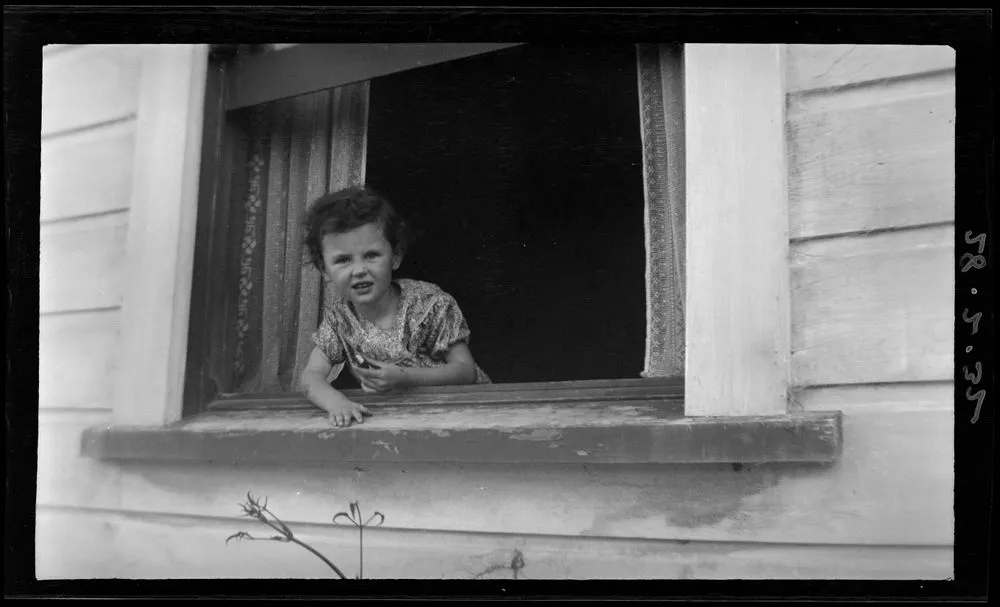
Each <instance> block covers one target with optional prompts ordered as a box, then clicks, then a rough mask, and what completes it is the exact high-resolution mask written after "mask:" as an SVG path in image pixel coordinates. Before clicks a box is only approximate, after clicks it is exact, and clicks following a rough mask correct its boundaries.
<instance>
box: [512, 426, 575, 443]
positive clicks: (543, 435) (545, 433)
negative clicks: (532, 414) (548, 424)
mask: <svg viewBox="0 0 1000 607" xmlns="http://www.w3.org/2000/svg"><path fill="white" fill-rule="evenodd" d="M510 437H511V438H512V439H514V440H530V441H557V440H559V439H560V438H561V437H562V431H561V430H555V429H551V428H538V429H535V430H532V431H531V432H519V433H517V434H514V433H511V435H510Z"/></svg>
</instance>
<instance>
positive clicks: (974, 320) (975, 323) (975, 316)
mask: <svg viewBox="0 0 1000 607" xmlns="http://www.w3.org/2000/svg"><path fill="white" fill-rule="evenodd" d="M982 317H983V313H982V312H976V313H975V314H973V315H972V316H971V317H970V316H969V309H968V308H966V309H964V310H962V320H964V321H965V322H971V323H972V334H973V335H975V334H976V333H977V332H978V331H979V319H980V318H982Z"/></svg>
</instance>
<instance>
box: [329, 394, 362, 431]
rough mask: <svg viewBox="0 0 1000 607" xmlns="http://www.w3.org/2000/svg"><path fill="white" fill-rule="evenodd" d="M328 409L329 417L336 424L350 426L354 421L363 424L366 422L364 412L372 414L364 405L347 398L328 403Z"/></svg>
mask: <svg viewBox="0 0 1000 607" xmlns="http://www.w3.org/2000/svg"><path fill="white" fill-rule="evenodd" d="M326 411H327V414H328V415H327V419H329V420H330V423H332V424H333V425H335V426H350V425H351V422H352V421H357V422H358V423H359V424H361V423H364V414H366V413H367V414H368V415H371V411H369V410H368V408H367V407H365V406H364V405H359V404H358V403H356V402H353V401H350V400H346V399H344V400H341V401H339V402H337V403H335V404H333V405H328V406H327V407H326Z"/></svg>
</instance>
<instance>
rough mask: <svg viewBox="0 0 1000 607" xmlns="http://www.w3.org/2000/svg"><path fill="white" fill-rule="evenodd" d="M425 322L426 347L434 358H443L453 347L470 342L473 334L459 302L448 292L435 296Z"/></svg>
mask: <svg viewBox="0 0 1000 607" xmlns="http://www.w3.org/2000/svg"><path fill="white" fill-rule="evenodd" d="M425 323H426V324H425V326H424V329H425V331H426V332H425V334H424V335H425V337H424V348H425V349H426V351H428V352H430V354H431V356H433V357H434V358H443V357H444V355H445V354H447V353H448V351H449V350H451V348H452V347H454V346H455V345H456V344H460V343H468V342H469V340H470V339H471V336H472V334H471V332H470V331H469V325H468V323H466V321H465V316H464V315H463V314H462V310H461V308H459V307H458V302H457V301H455V298H454V297H452V296H451V295H449V294H447V293H443V292H442V293H440V294H439V295H438V296H437V297H435V300H434V303H433V305H432V307H431V310H430V313H429V314H428V315H427V319H426V320H425Z"/></svg>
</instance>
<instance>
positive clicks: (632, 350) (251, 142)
mask: <svg viewBox="0 0 1000 607" xmlns="http://www.w3.org/2000/svg"><path fill="white" fill-rule="evenodd" d="M681 49H682V47H681V46H675V45H650V46H646V45H639V46H631V47H624V48H612V47H607V48H604V49H600V50H597V49H575V48H534V47H528V46H519V45H507V44H484V45H467V44H457V45H456V44H428V45H289V46H285V47H283V48H278V46H277V45H272V47H270V48H257V49H252V48H237V49H229V51H230V52H228V54H227V49H224V48H222V49H216V52H215V53H214V55H215V56H214V57H213V58H212V59H211V61H209V62H208V64H207V65H208V68H209V69H208V70H207V73H208V79H207V81H206V80H205V79H204V75H205V73H206V71H205V67H206V63H205V57H206V54H205V50H206V49H204V48H203V47H193V48H187V47H184V48H179V49H175V50H172V51H161V50H159V49H150V56H151V58H150V60H149V64H148V67H146V66H144V68H143V69H144V74H147V75H148V80H149V82H150V86H148V87H145V89H144V90H145V91H146V93H144V97H145V99H144V100H143V103H142V108H141V110H142V111H141V112H140V117H141V119H142V120H141V122H142V124H141V125H140V126H141V127H142V128H140V129H139V131H138V135H137V143H136V147H137V150H138V151H137V155H138V157H139V158H140V161H139V162H138V163H137V170H138V171H139V173H140V177H137V182H139V183H143V184H157V186H162V185H163V184H170V185H172V186H173V189H172V190H169V191H163V190H162V189H160V188H159V187H157V188H153V187H146V188H145V189H140V190H139V199H138V202H140V204H134V206H133V209H134V210H133V211H132V212H133V213H135V214H136V215H135V217H136V220H135V221H133V222H130V237H129V239H130V241H134V242H137V243H142V245H137V247H136V248H135V250H134V252H132V253H131V254H130V256H131V259H132V260H133V261H132V262H131V263H130V271H129V275H128V280H129V285H130V286H129V290H128V294H129V295H128V297H127V298H126V301H125V303H124V304H123V314H124V321H123V322H124V324H125V327H123V331H122V334H123V338H124V342H125V349H126V351H127V352H129V353H132V355H130V356H128V358H127V361H128V362H126V364H125V369H123V372H122V388H123V389H122V390H121V391H120V393H121V396H120V397H119V399H120V400H119V402H118V403H117V404H116V409H115V411H116V419H117V420H118V421H116V424H115V425H112V426H98V427H94V428H90V429H88V430H87V431H86V432H85V433H84V436H83V439H82V450H83V452H84V453H85V454H88V455H90V456H94V457H99V458H102V459H124V460H137V459H139V460H141V459H146V460H156V461H164V460H177V461H202V462H204V461H209V462H216V463H224V462H229V463H248V462H260V463H274V462H292V461H294V462H316V461H337V462H347V461H357V462H370V461H375V460H377V461H380V462H393V461H399V462H417V461H424V462H452V463H455V462H467V463H503V464H509V463H570V464H637V463H645V464H677V463H762V462H800V463H802V462H831V461H835V460H836V459H837V458H838V457H839V454H840V450H841V417H840V413H839V412H813V411H794V410H792V411H789V410H788V408H787V407H788V405H787V396H788V394H787V390H788V382H787V375H786V374H787V369H788V366H787V356H788V354H789V351H790V349H789V346H788V340H787V338H788V329H789V324H788V316H787V308H786V304H787V297H788V294H789V290H788V286H787V282H786V280H787V269H788V267H787V249H788V239H787V232H786V231H785V226H787V193H786V192H785V191H784V186H783V184H784V175H783V173H784V171H785V170H786V165H785V162H784V161H785V151H784V146H783V139H782V138H783V136H784V116H783V112H784V95H785V92H784V89H783V88H782V85H781V82H782V78H783V75H782V74H783V72H782V63H781V59H780V58H781V49H780V47H778V46H775V45H763V46H754V45H751V46H749V47H744V46H729V45H721V46H719V45H685V46H684V47H683V49H684V50H683V53H684V55H683V57H682V53H681ZM234 50H235V51H239V52H231V51H234ZM682 66H683V70H684V71H685V72H686V73H684V74H682ZM182 76H183V77H184V78H187V80H186V81H185V80H183V79H182V78H181V77H182ZM144 77H145V76H144ZM202 84H204V85H205V87H206V88H205V95H204V99H205V102H204V104H205V105H204V112H203V115H204V124H202V112H201V111H199V110H197V109H195V108H198V107H199V106H200V105H201V102H202V92H201V89H200V87H201V86H202ZM181 85H184V86H181ZM685 100H688V102H689V103H688V104H687V105H688V107H687V108H686V110H685V107H684V106H685ZM185 104H188V105H187V106H185ZM178 108H181V110H178ZM178 115H180V116H182V117H184V119H185V120H186V121H187V124H186V127H185V128H184V129H177V128H176V125H177V118H178ZM685 121H686V123H685ZM629 125H631V126H629ZM630 133H631V134H630ZM192 140H193V141H195V142H201V143H202V150H201V154H200V157H201V159H202V165H201V169H202V170H201V174H200V176H198V179H197V187H198V188H200V193H199V196H198V197H197V198H198V200H195V197H194V196H192V195H191V194H190V189H191V188H192V187H193V186H194V179H192V177H193V176H195V175H197V173H198V172H197V171H196V170H193V168H192V167H195V166H196V165H197V162H196V161H195V158H197V157H198V154H197V152H196V145H197V143H196V144H195V145H192V144H191V141H192ZM685 143H686V144H687V145H686V146H685ZM560 146H562V147H561V148H560ZM161 158H167V159H170V160H171V162H162V163H161V162H154V159H156V161H159V160H160V159H161ZM685 158H686V160H685ZM185 159H186V160H185ZM685 163H687V164H688V166H689V167H691V168H692V169H693V170H692V171H691V172H690V174H688V175H686V174H685V171H686V167H685ZM368 180H372V181H378V182H379V183H378V184H376V185H377V187H378V188H379V189H381V190H383V192H384V193H386V194H387V195H388V196H389V197H390V199H393V202H394V203H395V204H397V205H398V206H399V207H400V209H401V210H402V211H403V212H404V213H405V214H406V215H408V216H409V217H410V218H411V220H413V222H414V223H416V224H417V226H418V227H419V228H421V229H422V230H423V231H424V238H423V240H422V242H419V243H418V244H417V247H416V248H415V249H414V252H413V255H412V256H411V257H410V258H409V259H407V260H406V261H404V268H403V270H404V272H413V275H415V276H418V277H420V278H422V279H424V280H430V281H436V282H438V283H440V284H441V285H442V286H443V287H444V288H445V289H447V290H448V291H450V292H452V293H453V294H454V295H455V296H456V297H457V298H458V300H459V303H460V305H461V306H462V307H463V310H464V311H465V312H466V315H467V316H469V319H470V324H471V329H472V333H473V337H472V339H473V343H472V348H473V352H474V354H475V356H476V358H477V361H478V362H480V363H481V364H482V365H483V366H484V367H485V368H486V370H487V372H489V373H490V374H491V375H492V376H493V377H494V379H495V380H496V381H497V383H494V384H492V385H487V386H444V387H433V388H420V389H416V390H413V391H408V392H406V393H405V394H401V395H391V396H380V395H366V394H363V393H360V392H354V391H351V390H348V394H349V396H350V397H351V398H352V399H355V400H357V401H359V402H363V403H365V404H379V405H380V408H379V414H377V415H376V416H374V417H373V418H372V419H371V420H370V421H371V423H365V424H360V425H356V426H351V427H348V428H334V427H332V426H331V425H330V424H329V423H328V422H327V421H326V420H325V419H324V418H323V416H322V415H321V412H320V411H319V409H317V408H316V407H314V406H312V405H311V404H310V403H309V402H308V401H307V400H306V399H305V398H304V397H303V396H302V395H301V394H299V393H297V392H296V391H295V389H294V381H295V377H296V375H297V370H298V367H299V366H300V365H301V364H302V362H303V360H304V358H305V355H306V354H307V353H308V350H309V348H310V347H311V346H310V334H311V333H312V331H313V329H314V327H315V326H316V325H317V324H318V321H319V312H320V309H321V303H322V297H323V293H322V289H321V282H320V277H319V275H318V273H317V272H316V271H315V270H313V269H312V268H311V267H309V266H307V265H305V264H303V263H302V259H301V257H300V255H299V243H298V241H299V238H298V234H297V230H298V217H297V216H298V214H299V213H300V212H301V210H302V209H303V208H304V205H305V204H306V203H307V202H308V201H309V200H312V199H314V198H315V197H317V196H319V195H320V194H322V193H324V192H326V191H329V190H334V189H339V188H341V187H344V186H347V185H352V184H360V183H363V182H365V181H368ZM539 193H540V194H539ZM685 195H687V196H690V197H691V200H692V204H691V205H690V210H691V216H690V221H689V222H688V218H687V217H686V215H687V214H686V213H685V202H684V197H685ZM195 211H197V221H196V222H192V223H195V224H196V231H195V233H194V235H193V237H192V236H191V235H190V234H191V233H190V229H189V228H186V226H190V225H191V224H190V223H188V221H189V219H188V218H189V217H190V216H191V215H192V214H194V213H195ZM595 212H596V213H597V215H596V220H595V218H594V217H592V216H590V215H592V214H594V213H595ZM686 222H688V223H689V225H686ZM133 230H134V233H133ZM720 234H723V235H725V236H724V237H720ZM550 238H551V239H552V240H551V242H550V240H549V239H550ZM150 239H155V240H156V241H157V242H156V243H154V244H155V245H156V246H154V244H150V243H149V242H148V241H149V240H150ZM688 241H689V242H688ZM560 243H562V244H560ZM567 243H568V246H565V245H567ZM686 244H688V245H690V246H689V247H688V250H689V251H690V264H691V267H692V268H693V270H694V269H698V270H700V271H692V272H691V273H690V280H686V276H685V265H686V264H687V263H688V260H687V259H685V245H686ZM519 245H520V246H519ZM162 251H167V252H168V253H169V252H171V251H173V252H174V253H177V254H176V255H174V257H173V258H171V259H168V260H167V262H168V263H165V264H163V266H164V267H166V268H173V271H172V272H171V271H164V272H157V273H153V272H149V271H148V267H149V264H148V263H146V260H147V259H150V258H154V257H157V256H160V255H161V252H162ZM185 251H186V252H193V253H194V263H193V265H189V262H187V261H186V260H185V258H184V255H181V254H180V253H184V252H185ZM747 251H753V254H746V252H747ZM421 256H422V257H421ZM168 257H169V255H168ZM581 260H582V261H581ZM187 272H192V273H191V274H188V273H187ZM189 277H190V278H189ZM619 278H620V279H621V282H620V283H619V282H615V281H616V280H617V279H619ZM189 280H190V282H188V281H189ZM177 284H182V285H183V286H184V287H185V288H184V289H181V288H175V287H176V285H177ZM187 284H190V286H191V288H192V291H191V299H190V307H189V308H188V307H187V304H188V300H187V296H186V292H185V289H186V285H187ZM619 284H621V285H623V286H621V287H620V292H621V293H622V295H620V296H619V291H617V290H616V288H617V287H618V285H619ZM547 289H548V290H547ZM171 293H181V294H182V295H180V296H176V297H167V296H166V295H169V294H171ZM609 294H610V295H609ZM685 296H687V297H688V298H690V300H691V301H692V302H693V303H692V306H691V309H690V310H687V311H685V309H684V301H685ZM532 298H534V299H532ZM525 302H527V303H525ZM150 308H152V309H153V311H152V312H151V311H150ZM685 312H687V314H685ZM188 313H190V316H189V317H188V316H187V315H188ZM151 314H152V315H153V316H155V317H157V318H161V317H162V318H166V319H167V321H166V322H165V323H163V324H162V325H160V324H157V325H152V326H154V327H156V328H160V329H163V330H162V331H160V332H159V333H163V334H165V335H164V343H166V344H167V346H168V347H167V348H165V349H164V350H163V352H161V353H159V355H158V356H151V357H143V356H140V354H141V353H144V352H146V351H147V350H148V344H149V343H150V341H149V339H150V338H149V335H150V333H149V331H147V330H145V329H148V328H149V327H150V323H149V321H148V317H149V316H150V315H151ZM574 314H578V316H576V318H577V319H579V318H587V319H588V320H586V321H578V322H574V320H575V319H574ZM588 314H589V316H587V315H588ZM614 314H619V315H621V316H622V318H615V319H610V318H609V317H610V315H614ZM518 315H520V316H518ZM567 317H568V320H567ZM539 319H541V320H539ZM608 323H611V326H612V327H615V329H614V330H611V331H606V332H604V333H602V328H604V327H606V326H607V325H608ZM614 323H618V324H614ZM542 324H547V325H550V326H540V325H542ZM140 329H143V330H140ZM550 329H551V332H550V333H549V334H548V336H547V337H543V335H544V331H546V330H550ZM171 331H173V333H172V334H171V333H170V332H171ZM182 333H187V335H188V339H186V340H185V339H183V338H180V337H177V336H178V335H180V334H182ZM172 336H173V337H175V338H174V339H171V337H172ZM686 336H689V337H690V340H688V341H686V340H685V337H686ZM762 344H763V346H762ZM526 347H527V348H528V351H527V352H525V348H526ZM532 348H535V349H537V350H538V351H537V352H534V351H531V349H532ZM185 354H186V361H184V360H183V357H184V355H185ZM553 359H555V360H554V361H553ZM523 361H527V362H526V363H524V364H523V366H518V365H519V364H520V363H522V362H523ZM578 361H585V362H584V364H577V363H578ZM685 369H689V370H690V377H683V376H682V375H683V373H684V371H685ZM143 371H146V374H143ZM150 373H153V374H155V375H156V377H157V378H159V379H158V383H155V385H154V389H152V390H150V389H149V388H148V386H149V383H150V382H149V379H148V376H149V375H150ZM181 377H183V378H184V380H183V382H184V386H183V387H184V392H185V394H184V398H183V399H178V398H177V391H178V390H179V389H180V387H181V380H180V378H181ZM685 382H686V383H685ZM180 401H183V405H184V407H183V410H181V407H180V404H181V402H180Z"/></svg>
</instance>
